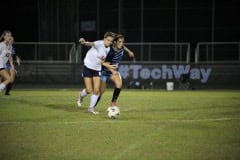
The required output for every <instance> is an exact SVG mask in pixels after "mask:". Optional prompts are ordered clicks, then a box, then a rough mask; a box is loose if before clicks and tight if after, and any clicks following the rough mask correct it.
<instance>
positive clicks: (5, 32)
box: [0, 30, 12, 42]
mask: <svg viewBox="0 0 240 160" xmlns="http://www.w3.org/2000/svg"><path fill="white" fill-rule="evenodd" d="M8 33H10V34H11V33H12V32H11V31H9V30H5V31H3V33H2V35H1V37H0V42H2V41H4V36H5V35H6V34H8Z"/></svg>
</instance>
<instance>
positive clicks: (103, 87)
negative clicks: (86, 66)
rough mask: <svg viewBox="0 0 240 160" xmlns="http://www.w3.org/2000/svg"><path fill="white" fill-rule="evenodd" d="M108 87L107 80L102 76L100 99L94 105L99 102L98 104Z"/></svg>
mask: <svg viewBox="0 0 240 160" xmlns="http://www.w3.org/2000/svg"><path fill="white" fill-rule="evenodd" d="M106 87H107V83H106V81H103V79H102V77H101V84H100V94H99V97H98V100H97V102H96V104H95V106H94V107H96V106H97V104H98V102H99V101H100V100H101V98H102V95H103V93H104V91H105V89H106Z"/></svg>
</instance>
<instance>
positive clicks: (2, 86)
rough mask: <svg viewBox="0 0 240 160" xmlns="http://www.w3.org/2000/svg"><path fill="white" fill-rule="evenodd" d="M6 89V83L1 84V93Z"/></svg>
mask: <svg viewBox="0 0 240 160" xmlns="http://www.w3.org/2000/svg"><path fill="white" fill-rule="evenodd" d="M5 87H6V85H5V84H4V83H1V84H0V91H2V90H4V88H5Z"/></svg>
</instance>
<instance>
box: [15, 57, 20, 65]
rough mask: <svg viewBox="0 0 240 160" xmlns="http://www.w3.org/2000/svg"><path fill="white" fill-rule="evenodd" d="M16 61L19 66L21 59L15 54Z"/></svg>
mask: <svg viewBox="0 0 240 160" xmlns="http://www.w3.org/2000/svg"><path fill="white" fill-rule="evenodd" d="M16 62H17V64H18V65H19V66H20V65H21V59H20V57H18V56H16Z"/></svg>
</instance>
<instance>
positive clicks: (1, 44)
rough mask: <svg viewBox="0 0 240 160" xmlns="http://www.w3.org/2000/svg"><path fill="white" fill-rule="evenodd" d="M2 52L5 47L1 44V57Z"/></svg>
mask: <svg viewBox="0 0 240 160" xmlns="http://www.w3.org/2000/svg"><path fill="white" fill-rule="evenodd" d="M2 51H3V45H2V44H0V55H1V54H2Z"/></svg>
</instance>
